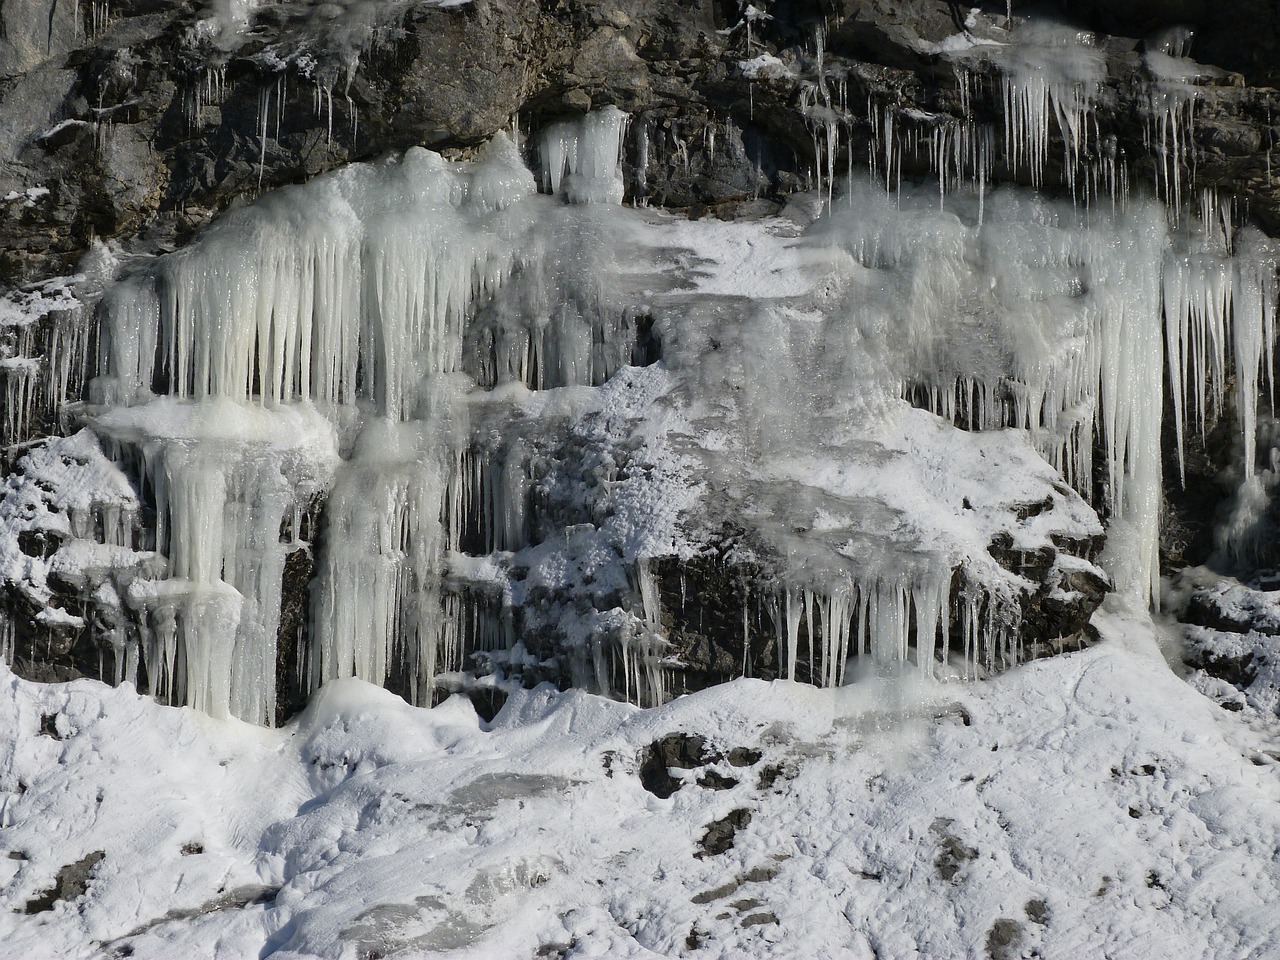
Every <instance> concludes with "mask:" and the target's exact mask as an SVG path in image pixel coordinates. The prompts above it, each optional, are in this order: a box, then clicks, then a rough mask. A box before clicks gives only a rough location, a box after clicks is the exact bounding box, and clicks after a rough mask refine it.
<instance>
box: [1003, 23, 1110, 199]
mask: <svg viewBox="0 0 1280 960" xmlns="http://www.w3.org/2000/svg"><path fill="white" fill-rule="evenodd" d="M1015 36H1016V39H1017V41H1018V42H1016V43H1014V44H1011V45H1009V46H1008V47H1005V48H1004V49H1002V50H1000V51H999V53H995V54H992V58H993V59H994V60H995V61H996V63H997V64H998V65H999V68H1000V71H1001V88H1002V93H1003V100H1004V121H1005V159H1006V161H1007V162H1008V163H1009V165H1010V167H1011V168H1012V169H1013V170H1014V171H1015V172H1020V171H1026V172H1028V173H1029V174H1030V176H1031V181H1032V183H1033V184H1035V185H1036V186H1039V184H1040V182H1041V180H1042V179H1043V177H1044V170H1045V166H1046V165H1047V163H1048V159H1049V156H1048V154H1049V123H1050V117H1052V118H1053V119H1054V120H1055V121H1056V123H1057V127H1058V132H1059V134H1060V135H1061V137H1062V142H1063V145H1064V149H1065V151H1066V156H1064V157H1063V170H1064V173H1065V175H1066V179H1067V181H1068V183H1069V185H1070V187H1071V188H1072V189H1073V190H1074V188H1075V172H1076V170H1077V169H1078V168H1079V166H1080V159H1081V156H1082V155H1083V153H1084V150H1085V148H1086V146H1087V144H1086V136H1087V133H1088V120H1089V117H1090V115H1091V111H1092V102H1093V100H1094V98H1095V97H1096V95H1097V90H1098V87H1099V85H1100V83H1101V80H1102V78H1103V75H1104V74H1105V58H1104V57H1103V55H1102V53H1101V51H1100V50H1098V49H1096V47H1095V46H1094V39H1093V37H1092V35H1090V34H1087V33H1081V32H1079V31H1076V30H1073V29H1070V28H1063V27H1056V26H1052V25H1048V24H1034V23H1026V24H1023V25H1022V27H1021V29H1020V30H1018V31H1017V33H1016V34H1015Z"/></svg>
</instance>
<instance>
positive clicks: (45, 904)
mask: <svg viewBox="0 0 1280 960" xmlns="http://www.w3.org/2000/svg"><path fill="white" fill-rule="evenodd" d="M105 857H106V854H105V853H103V852H102V851H101V850H97V851H95V852H93V853H90V854H88V855H87V856H85V857H83V858H82V859H80V860H77V861H76V862H75V863H69V864H67V865H66V866H65V867H63V868H62V869H61V870H59V871H58V876H57V878H56V879H55V880H54V883H53V886H52V887H50V888H49V889H48V890H46V891H44V892H43V893H41V894H38V895H37V896H35V897H32V898H31V899H30V900H28V901H27V905H26V907H25V908H24V909H25V912H27V913H48V912H49V911H50V910H52V909H53V906H54V904H56V903H60V902H63V901H72V900H76V899H78V898H80V897H82V896H84V892H85V890H86V889H87V888H88V886H89V880H90V878H91V874H92V873H93V869H94V867H96V866H97V865H98V864H99V863H100V862H102V860H103V859H104V858H105Z"/></svg>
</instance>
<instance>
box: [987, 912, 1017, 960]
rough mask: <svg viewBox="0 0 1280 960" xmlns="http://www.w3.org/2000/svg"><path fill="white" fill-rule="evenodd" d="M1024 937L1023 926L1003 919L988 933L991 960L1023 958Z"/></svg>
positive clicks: (1014, 921) (988, 953)
mask: <svg viewBox="0 0 1280 960" xmlns="http://www.w3.org/2000/svg"><path fill="white" fill-rule="evenodd" d="M1024 936H1025V932H1024V931H1023V928H1022V924H1020V923H1019V922H1018V921H1017V920H1010V919H1009V918H1007V917H1001V918H1000V919H999V920H997V921H996V922H995V923H994V924H993V925H992V927H991V930H990V931H989V932H988V933H987V956H988V957H990V958H991V960H1018V958H1019V957H1021V956H1022V941H1023V938H1024Z"/></svg>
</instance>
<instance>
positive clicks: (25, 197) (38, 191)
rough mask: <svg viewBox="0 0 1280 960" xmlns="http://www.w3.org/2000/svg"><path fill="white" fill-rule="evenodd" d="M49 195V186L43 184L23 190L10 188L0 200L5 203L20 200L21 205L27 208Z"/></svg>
mask: <svg viewBox="0 0 1280 960" xmlns="http://www.w3.org/2000/svg"><path fill="white" fill-rule="evenodd" d="M47 196H49V188H48V187H44V186H35V187H27V189H25V190H10V191H9V192H8V193H6V194H5V195H4V196H3V197H0V200H4V201H5V202H6V203H13V202H14V201H15V200H21V201H22V205H23V206H24V207H26V208H28V209H30V208H31V207H34V206H35V205H36V202H37V201H39V200H42V199H44V198H45V197H47Z"/></svg>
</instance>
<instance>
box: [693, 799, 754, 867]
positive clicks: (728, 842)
mask: <svg viewBox="0 0 1280 960" xmlns="http://www.w3.org/2000/svg"><path fill="white" fill-rule="evenodd" d="M750 823H751V811H750V810H747V809H745V808H741V807H740V808H738V809H737V810H732V811H730V812H729V813H728V814H727V815H725V816H724V817H721V818H720V819H719V820H713V821H712V822H711V823H709V824H707V831H706V833H704V834H703V836H702V839H701V840H700V841H699V842H698V849H699V852H698V853H695V854H694V856H695V857H697V858H698V859H699V860H701V859H702V858H703V857H717V856H719V855H720V854H722V853H726V852H727V851H729V850H732V849H733V840H734V837H735V836H737V833H738V831H739V830H743V829H745V828H746V827H747V825H748V824H750Z"/></svg>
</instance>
